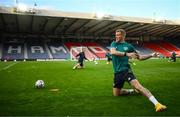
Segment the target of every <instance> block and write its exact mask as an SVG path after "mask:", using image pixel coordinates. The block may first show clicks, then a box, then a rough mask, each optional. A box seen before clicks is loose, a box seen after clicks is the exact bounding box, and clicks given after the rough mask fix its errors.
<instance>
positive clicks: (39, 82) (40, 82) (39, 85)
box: [35, 80, 45, 89]
mask: <svg viewBox="0 0 180 117" xmlns="http://www.w3.org/2000/svg"><path fill="white" fill-rule="evenodd" d="M44 86H45V84H44V81H43V80H37V81H36V83H35V87H36V88H38V89H40V88H44Z"/></svg>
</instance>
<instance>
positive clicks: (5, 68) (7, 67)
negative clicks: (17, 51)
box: [2, 62, 19, 70]
mask: <svg viewBox="0 0 180 117" xmlns="http://www.w3.org/2000/svg"><path fill="white" fill-rule="evenodd" d="M17 63H19V62H15V63H13V64H10V65H8V66H6V67H4V68H3V69H2V70H7V69H9V68H10V67H12V66H14V65H16V64H17Z"/></svg>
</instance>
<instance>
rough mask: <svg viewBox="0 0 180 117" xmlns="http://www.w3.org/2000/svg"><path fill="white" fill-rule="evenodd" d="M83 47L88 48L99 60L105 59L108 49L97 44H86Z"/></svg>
mask: <svg viewBox="0 0 180 117" xmlns="http://www.w3.org/2000/svg"><path fill="white" fill-rule="evenodd" d="M82 45H83V46H87V47H88V48H89V50H91V52H93V53H94V54H95V55H96V56H97V57H98V58H100V59H103V58H105V54H106V49H104V48H103V47H102V46H100V45H99V44H97V43H95V42H84V43H82Z"/></svg>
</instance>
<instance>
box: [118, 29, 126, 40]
mask: <svg viewBox="0 0 180 117" xmlns="http://www.w3.org/2000/svg"><path fill="white" fill-rule="evenodd" d="M116 32H120V33H121V34H122V35H123V37H124V38H125V37H126V31H125V30H124V29H117V30H116Z"/></svg>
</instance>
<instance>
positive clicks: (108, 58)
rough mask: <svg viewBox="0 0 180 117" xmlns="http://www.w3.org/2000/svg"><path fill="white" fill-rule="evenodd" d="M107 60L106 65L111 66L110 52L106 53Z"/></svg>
mask: <svg viewBox="0 0 180 117" xmlns="http://www.w3.org/2000/svg"><path fill="white" fill-rule="evenodd" d="M106 58H107V62H106V64H109V63H110V61H112V56H111V54H110V53H109V52H107V53H106Z"/></svg>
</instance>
